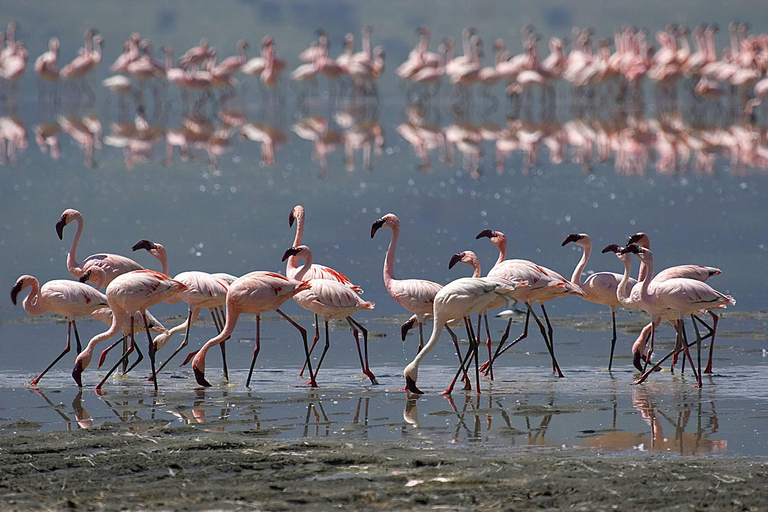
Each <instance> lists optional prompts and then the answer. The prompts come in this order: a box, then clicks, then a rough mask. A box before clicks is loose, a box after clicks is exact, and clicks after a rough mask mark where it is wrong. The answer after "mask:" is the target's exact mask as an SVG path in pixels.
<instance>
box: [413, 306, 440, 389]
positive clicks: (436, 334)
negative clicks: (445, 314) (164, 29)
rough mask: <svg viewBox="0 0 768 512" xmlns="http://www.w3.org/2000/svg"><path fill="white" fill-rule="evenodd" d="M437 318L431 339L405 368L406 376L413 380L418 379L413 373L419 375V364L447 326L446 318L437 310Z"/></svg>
mask: <svg viewBox="0 0 768 512" xmlns="http://www.w3.org/2000/svg"><path fill="white" fill-rule="evenodd" d="M435 313H436V314H435V319H434V322H433V325H432V334H431V335H430V336H429V340H428V341H427V343H426V345H424V348H422V349H421V350H420V351H419V353H418V354H416V357H414V358H413V361H411V362H410V364H408V366H406V367H405V370H404V371H403V373H404V374H405V375H406V376H410V377H411V378H412V379H413V380H416V379H415V378H414V377H413V376H411V374H412V373H416V374H417V375H418V371H419V365H420V364H421V360H422V359H424V357H426V355H427V354H428V353H429V351H430V350H432V349H433V348H434V347H435V345H436V344H437V342H438V341H439V340H440V334H441V333H442V332H443V326H445V323H446V321H447V320H446V319H444V318H442V317H441V315H440V313H439V312H437V311H436V312H435Z"/></svg>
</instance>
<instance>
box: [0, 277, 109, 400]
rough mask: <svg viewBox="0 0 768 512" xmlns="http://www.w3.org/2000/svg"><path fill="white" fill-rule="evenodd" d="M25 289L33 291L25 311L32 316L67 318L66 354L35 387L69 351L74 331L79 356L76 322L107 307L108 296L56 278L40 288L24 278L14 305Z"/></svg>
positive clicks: (15, 292)
mask: <svg viewBox="0 0 768 512" xmlns="http://www.w3.org/2000/svg"><path fill="white" fill-rule="evenodd" d="M25 288H32V291H31V292H30V293H29V295H27V297H25V298H24V302H23V306H24V311H26V312H27V313H29V314H30V315H42V314H43V313H55V314H58V315H64V316H65V317H67V345H66V347H65V348H64V351H63V352H62V353H61V354H59V356H58V357H57V358H56V359H54V360H53V362H52V363H51V364H49V365H48V366H47V367H46V369H45V370H43V371H42V373H40V375H38V376H37V377H35V378H34V379H33V380H32V382H31V384H32V385H33V386H35V385H37V383H38V382H40V379H42V378H43V375H45V374H46V373H47V372H48V370H50V369H51V368H53V365H55V364H56V363H58V362H59V360H60V359H61V358H62V357H64V355H65V354H66V353H67V352H69V349H70V340H71V336H72V330H73V329H74V331H75V340H76V342H77V352H78V353H80V351H81V350H82V347H81V346H80V335H79V334H78V333H77V324H76V323H75V319H76V318H77V317H79V316H88V315H91V314H92V313H93V312H94V311H96V310H97V309H99V308H102V307H103V306H105V305H106V304H107V297H106V296H105V295H104V294H103V293H101V292H100V291H98V290H96V289H95V288H93V287H92V286H88V285H87V284H82V283H78V282H77V281H65V280H63V279H57V280H54V281H48V282H47V283H45V284H43V286H40V283H39V281H38V280H37V278H35V277H33V276H29V275H24V276H21V277H19V278H18V279H17V280H16V284H14V285H13V288H12V289H11V301H12V302H13V305H14V306H15V305H16V298H17V296H18V295H19V292H21V291H22V290H23V289H25Z"/></svg>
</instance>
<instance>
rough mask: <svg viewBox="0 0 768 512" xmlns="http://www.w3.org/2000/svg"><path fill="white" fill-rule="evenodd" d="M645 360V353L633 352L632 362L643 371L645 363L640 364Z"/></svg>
mask: <svg viewBox="0 0 768 512" xmlns="http://www.w3.org/2000/svg"><path fill="white" fill-rule="evenodd" d="M642 360H643V355H642V354H641V353H640V351H637V352H635V353H634V354H632V364H633V365H634V367H635V368H637V371H639V372H642V371H643V365H642V364H640V363H641V362H642Z"/></svg>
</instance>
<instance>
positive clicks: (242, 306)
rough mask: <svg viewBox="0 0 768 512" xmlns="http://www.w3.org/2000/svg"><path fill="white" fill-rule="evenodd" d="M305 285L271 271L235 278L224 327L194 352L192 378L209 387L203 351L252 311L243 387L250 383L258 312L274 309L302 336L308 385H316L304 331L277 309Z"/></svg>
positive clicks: (258, 342) (258, 338)
mask: <svg viewBox="0 0 768 512" xmlns="http://www.w3.org/2000/svg"><path fill="white" fill-rule="evenodd" d="M307 289H309V283H307V282H306V281H297V280H295V279H290V278H288V277H285V276H282V275H280V274H276V273H274V272H261V271H257V272H251V273H249V274H246V275H244V276H242V277H239V278H237V279H235V281H234V282H233V283H232V284H231V285H230V287H229V291H227V320H226V322H225V324H224V329H223V330H222V331H221V332H220V333H219V335H218V336H216V337H214V338H211V339H210V340H208V342H207V343H206V344H205V345H203V347H202V348H201V349H200V350H199V351H198V352H197V353H196V355H195V358H194V360H193V361H192V370H193V371H194V372H195V379H196V380H197V383H198V384H200V385H201V386H206V387H209V386H210V385H211V384H210V383H209V382H208V381H207V380H205V355H206V353H207V352H208V350H210V349H211V347H214V346H215V345H218V344H219V343H221V342H222V341H224V340H226V339H227V338H229V336H230V335H231V334H232V332H233V331H234V330H235V325H237V319H238V317H239V316H240V315H241V314H242V313H250V314H254V315H256V348H255V349H254V351H253V359H252V360H251V369H250V371H249V372H248V380H247V381H246V384H245V385H246V387H247V386H250V384H251V375H252V374H253V367H254V365H255V364H256V358H257V357H258V355H259V351H260V350H261V314H262V313H266V312H267V311H277V312H278V313H279V314H280V316H282V317H283V318H285V319H286V320H288V322H289V323H290V324H291V325H293V326H294V327H295V328H296V329H298V330H299V332H300V333H301V337H302V339H303V340H304V356H305V359H306V362H307V367H308V369H309V375H310V378H311V385H312V387H317V382H316V381H315V376H314V374H313V373H312V363H311V361H310V360H309V346H308V345H307V331H306V330H305V329H304V328H303V327H301V326H300V325H299V324H297V323H296V322H294V321H293V320H291V318H290V317H289V316H288V315H286V314H285V313H283V312H282V311H280V306H282V305H283V303H284V302H285V301H288V300H290V299H291V298H293V296H294V295H296V294H297V293H299V292H300V291H303V290H307Z"/></svg>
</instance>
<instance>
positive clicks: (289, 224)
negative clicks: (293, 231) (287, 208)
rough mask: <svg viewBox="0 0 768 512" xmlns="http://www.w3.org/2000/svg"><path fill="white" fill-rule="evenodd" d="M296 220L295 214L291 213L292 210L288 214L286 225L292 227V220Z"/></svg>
mask: <svg viewBox="0 0 768 512" xmlns="http://www.w3.org/2000/svg"><path fill="white" fill-rule="evenodd" d="M295 220H296V215H294V214H293V210H291V213H289V214H288V226H289V227H293V222H294V221H295Z"/></svg>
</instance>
